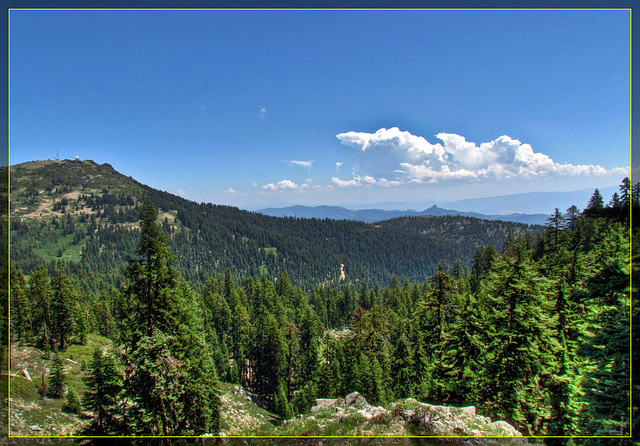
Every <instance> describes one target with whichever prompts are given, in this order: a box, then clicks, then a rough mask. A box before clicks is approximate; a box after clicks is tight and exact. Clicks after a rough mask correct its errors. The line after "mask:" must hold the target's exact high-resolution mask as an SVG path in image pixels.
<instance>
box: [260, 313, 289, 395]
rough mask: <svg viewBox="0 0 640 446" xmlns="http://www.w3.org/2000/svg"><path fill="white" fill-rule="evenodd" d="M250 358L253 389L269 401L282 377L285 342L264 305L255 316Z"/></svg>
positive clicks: (273, 318)
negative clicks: (252, 364)
mask: <svg viewBox="0 0 640 446" xmlns="http://www.w3.org/2000/svg"><path fill="white" fill-rule="evenodd" d="M252 357H253V363H254V366H253V372H254V374H255V376H256V377H257V380H256V381H255V382H253V388H254V390H255V391H256V393H258V395H260V396H262V397H264V398H267V399H271V398H273V395H274V394H275V393H276V392H277V391H278V385H279V382H280V380H281V379H282V378H283V376H284V371H285V370H284V365H285V342H284V338H283V336H282V332H281V331H280V327H279V326H278V321H277V320H276V318H275V317H274V315H273V314H271V313H270V312H269V311H268V310H267V308H266V307H265V306H264V305H262V306H260V309H259V310H258V313H257V315H256V320H255V335H254V346H253V354H252Z"/></svg>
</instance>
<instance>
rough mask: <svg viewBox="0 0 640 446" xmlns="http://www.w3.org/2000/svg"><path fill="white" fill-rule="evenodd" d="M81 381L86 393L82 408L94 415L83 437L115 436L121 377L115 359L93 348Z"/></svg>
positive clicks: (119, 416) (117, 428) (120, 420)
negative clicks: (91, 435)
mask: <svg viewBox="0 0 640 446" xmlns="http://www.w3.org/2000/svg"><path fill="white" fill-rule="evenodd" d="M84 381H85V385H86V391H85V393H84V396H83V406H84V408H85V410H87V411H89V412H92V413H93V414H94V418H93V420H92V422H91V424H90V425H89V427H88V428H87V429H86V432H85V434H87V435H90V434H93V435H107V434H112V433H117V432H119V430H120V429H119V426H120V424H121V422H122V415H121V413H120V403H119V401H120V400H119V398H120V393H121V391H122V377H121V375H120V373H119V371H118V364H117V362H116V359H115V357H114V356H113V355H110V354H106V353H105V352H103V351H102V350H101V349H99V348H96V349H95V350H94V352H93V359H92V362H91V364H90V365H89V368H88V373H87V375H86V377H85V379H84Z"/></svg>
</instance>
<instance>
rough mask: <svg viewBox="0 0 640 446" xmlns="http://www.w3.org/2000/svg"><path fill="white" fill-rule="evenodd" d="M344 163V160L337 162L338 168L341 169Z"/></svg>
mask: <svg viewBox="0 0 640 446" xmlns="http://www.w3.org/2000/svg"><path fill="white" fill-rule="evenodd" d="M343 164H344V163H343V162H340V161H338V162H337V163H336V169H340V167H342V165H343Z"/></svg>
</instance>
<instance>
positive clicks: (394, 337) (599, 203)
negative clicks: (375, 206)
mask: <svg viewBox="0 0 640 446" xmlns="http://www.w3.org/2000/svg"><path fill="white" fill-rule="evenodd" d="M61 164H62V163H61ZM82 164H83V163H79V165H78V167H77V169H76V168H73V169H72V168H69V167H68V166H66V164H65V165H64V169H65V173H68V174H69V175H71V177H72V178H73V179H74V181H80V182H82V184H85V182H86V181H88V180H87V179H84V175H83V174H82V173H83V169H84V168H83V166H82ZM87 164H88V165H87V166H85V167H86V169H90V170H91V169H94V168H95V169H98V170H97V171H99V172H103V173H104V170H103V169H105V167H104V166H97V167H96V166H93V165H89V163H87ZM92 172H93V170H92ZM43 178H45V180H43V181H45V182H46V183H47V184H46V185H43V187H42V188H40V190H45V192H44V194H45V195H46V194H53V195H49V198H55V203H56V206H58V207H57V209H58V210H60V211H62V210H64V214H63V215H56V216H55V217H54V218H50V219H47V220H46V221H45V220H42V221H29V220H28V219H25V221H20V219H12V231H14V230H15V232H12V234H13V235H14V236H15V237H16V240H20V242H19V243H16V245H15V246H13V247H12V249H14V251H15V258H16V259H18V260H17V261H16V265H17V266H18V267H19V271H20V273H29V274H30V275H29V280H28V286H25V284H24V282H23V281H21V279H20V273H18V268H16V271H15V272H12V276H11V280H12V287H11V292H12V293H13V294H12V295H11V297H12V301H13V303H14V304H15V305H16V307H15V308H14V307H12V312H13V311H14V310H15V312H16V313H15V314H16V315H17V316H16V319H15V320H14V321H12V322H13V324H14V325H12V331H14V333H15V334H16V335H19V336H20V337H21V338H22V337H24V342H27V343H29V342H30V341H34V342H35V341H40V343H41V345H43V347H44V348H50V347H57V346H58V344H59V345H60V346H61V347H63V346H64V345H65V344H68V342H69V340H73V341H76V340H78V341H82V338H83V336H84V334H86V333H100V334H102V335H105V336H108V337H110V338H111V339H117V340H118V341H119V345H118V346H117V348H116V351H118V358H119V361H118V362H116V361H115V360H113V358H112V357H111V356H104V355H102V354H101V353H100V354H99V356H98V357H97V358H94V363H93V364H92V365H91V366H89V367H88V368H87V372H86V373H87V376H88V381H87V383H86V384H87V393H86V394H85V397H84V400H85V405H86V407H85V408H86V409H87V410H88V411H89V412H92V413H93V414H94V415H96V414H98V413H100V415H99V416H98V415H96V418H94V419H93V421H92V423H91V427H90V429H89V430H88V432H89V433H94V434H96V433H103V434H135V435H142V434H148V435H167V434H177V435H200V434H204V433H215V432H216V431H217V428H218V425H219V419H218V410H219V409H220V402H219V400H218V398H217V395H216V392H217V390H216V389H217V377H218V376H220V377H221V378H222V379H223V380H225V381H229V382H234V383H239V384H242V385H243V386H244V387H245V388H247V390H249V391H250V392H251V397H252V400H253V401H255V402H257V403H258V404H261V405H262V406H264V407H266V408H268V409H270V410H273V411H275V412H277V413H278V414H279V415H280V417H281V418H283V419H286V418H290V417H291V416H293V415H295V414H297V413H301V412H305V411H309V410H310V408H311V406H313V405H314V401H315V398H317V397H321V398H323V397H344V396H345V395H346V394H348V393H351V392H353V391H359V392H361V393H362V394H363V395H364V396H365V397H366V398H367V400H368V401H369V402H370V403H372V404H384V403H387V402H389V401H391V400H393V399H394V398H403V397H410V396H413V397H416V398H418V399H420V400H422V401H427V402H430V403H434V404H445V405H470V404H473V405H475V406H476V407H478V412H479V413H480V414H482V415H486V416H491V417H493V418H494V419H495V418H501V419H506V420H507V421H509V422H511V423H513V424H515V425H516V426H518V428H519V429H520V431H521V432H523V433H525V434H536V435H599V434H602V433H608V434H612V435H620V434H623V435H624V434H625V433H628V432H629V425H630V420H629V415H628V414H629V401H628V400H629V392H628V391H627V389H628V384H629V378H630V358H629V337H630V332H629V325H628V323H629V318H630V317H632V316H633V317H634V324H636V322H637V318H636V316H637V313H634V314H633V315H631V314H630V313H629V297H630V296H629V274H630V270H629V268H628V266H627V265H628V260H629V259H628V252H629V234H628V229H629V228H628V218H629V216H630V213H629V211H630V209H628V208H627V209H626V211H625V206H628V205H626V203H627V202H630V203H632V204H633V203H636V204H637V194H635V192H636V191H637V189H638V188H637V186H636V185H634V186H633V187H630V182H628V181H627V182H624V181H623V185H622V186H621V189H620V193H619V195H618V196H617V198H616V197H613V198H612V200H611V204H610V206H604V200H603V199H602V197H600V198H598V195H599V193H597V194H594V198H593V199H592V200H591V203H590V204H589V205H588V208H587V210H586V212H585V213H582V214H581V213H580V212H579V210H578V208H577V207H575V206H573V207H571V208H569V209H568V210H567V212H566V213H565V214H564V215H563V214H561V213H560V211H559V210H556V211H555V212H554V214H553V215H552V216H551V218H550V219H549V222H548V225H547V228H546V230H545V231H544V232H543V231H536V230H531V228H528V229H529V230H530V231H525V230H526V229H527V228H526V227H524V226H512V225H510V224H504V223H503V222H482V221H480V220H475V219H461V218H458V217H445V218H440V219H415V218H413V219H412V218H406V219H396V220H393V221H390V222H382V223H380V224H377V225H366V224H360V223H355V222H331V221H319V220H301V219H272V218H269V217H264V216H260V215H256V214H250V213H244V212H242V211H239V210H237V209H234V208H229V207H224V206H213V205H198V204H196V203H191V202H188V201H186V200H182V199H180V198H177V197H172V196H170V195H168V194H165V193H162V192H159V191H153V190H151V189H148V188H145V187H143V186H141V185H138V184H135V183H133V182H132V181H130V180H128V179H123V178H121V184H116V183H114V184H111V185H108V186H107V187H105V188H104V189H105V190H103V191H102V193H96V192H95V191H94V192H83V193H82V195H81V196H80V198H79V199H78V200H77V201H76V200H73V199H69V200H68V201H67V202H66V203H63V201H62V197H61V196H56V194H57V193H58V191H67V192H61V193H68V192H70V191H71V185H72V183H71V182H69V181H71V180H69V181H67V180H66V179H64V178H58V176H57V175H54V176H53V177H52V176H51V175H49V174H45V176H44V177H43ZM35 181H36V182H39V181H40V180H35ZM86 186H87V187H88V188H90V189H93V188H92V187H91V185H90V184H89V183H87V184H86ZM48 188H49V189H50V190H49V192H47V190H48ZM99 189H100V188H98V190H99ZM143 190H146V191H147V192H148V193H149V195H150V198H151V202H152V203H154V204H155V205H156V206H159V207H160V208H161V209H162V215H161V216H158V213H157V212H156V209H155V208H154V206H153V205H152V204H151V203H149V202H147V203H145V204H143V201H144V200H143V197H142V191H143ZM23 192H24V191H19V192H18V196H20V195H19V194H20V193H23ZM631 192H633V193H631ZM30 194H31V195H30V199H33V200H38V199H40V198H41V197H40V198H39V197H38V195H36V194H35V192H34V191H33V190H31V192H30ZM12 198H13V196H12ZM81 206H84V207H85V209H92V212H91V213H89V214H80V213H78V212H77V210H78V208H79V207H81ZM134 210H135V213H140V211H141V215H142V219H141V222H140V229H137V227H136V226H134V227H129V228H125V226H124V225H123V223H124V222H130V223H134V222H135V220H136V218H132V217H131V215H130V213H131V212H134ZM168 210H169V211H170V212H168ZM507 232H511V233H512V234H511V235H509V236H508V237H506V236H505V234H506V233H507ZM428 234H434V235H435V239H434V238H432V237H431V236H430V235H428ZM536 235H539V237H538V238H537V239H536V237H535V236H536ZM34 236H35V237H34ZM505 237H506V238H507V241H506V242H505V243H504V244H503V241H504V239H505ZM138 239H139V243H138V244H137V245H136V240H138ZM27 240H28V241H27ZM490 243H491V244H493V245H495V246H498V248H500V247H502V250H501V253H500V254H499V253H498V250H496V248H494V246H493V245H491V244H490ZM53 245H55V250H53V251H52V250H50V249H49V250H48V251H47V248H46V246H49V247H51V246H53ZM58 249H60V250H61V251H62V255H63V258H62V259H59V260H55V259H54V260H53V261H51V260H52V258H54V257H55V254H56V251H57V250H58ZM74 250H77V251H74ZM173 251H175V252H176V253H177V254H178V255H177V256H174V255H173ZM74 252H76V253H77V256H78V257H77V258H76V259H75V260H73V259H72V260H69V259H70V257H69V256H73V253H74ZM474 252H475V257H473V259H472V258H471V257H472V255H473V253H474ZM43 253H44V254H43ZM80 253H82V256H81V257H80ZM43 256H44V257H46V258H47V260H49V261H50V263H48V264H46V263H44V262H43V260H42V258H43ZM636 256H637V254H636ZM127 257H128V258H129V260H128V266H127V267H126V268H125V269H124V274H121V273H120V268H121V266H122V265H123V263H124V262H125V261H127ZM472 260H473V261H472ZM447 262H448V263H447ZM341 263H343V264H345V271H346V274H347V278H346V280H344V281H339V280H337V274H338V272H339V270H340V269H339V267H340V264H341ZM447 264H450V265H453V267H452V268H448V267H447V266H446V265H447ZM285 266H286V268H285ZM634 266H635V265H634ZM63 269H64V273H62V270H63ZM7 271H8V270H7ZM634 272H637V271H636V270H635V269H634ZM181 273H182V274H181ZM50 276H51V277H54V278H53V279H52V280H51V283H50V281H49V277H50ZM183 276H184V277H186V280H185V279H183ZM408 279H409V280H408ZM425 279H426V280H425ZM187 280H188V282H187ZM410 280H414V282H411V281H410ZM416 280H420V281H421V282H419V283H418V282H415V281H416ZM72 283H73V285H72ZM382 283H384V284H385V285H380V284H382ZM74 285H75V286H74ZM76 286H77V290H78V291H76V289H75V288H76ZM300 287H304V288H300ZM21 291H22V293H23V295H24V296H25V297H26V302H27V307H29V308H30V309H31V311H30V312H25V311H23V310H22V309H21V308H22V307H23V306H24V302H22V301H21V299H22V297H21V294H20V293H21ZM14 295H15V297H14ZM21 314H24V315H25V317H22V316H21ZM62 322H64V323H62ZM636 325H637V324H636ZM634 328H635V325H634ZM636 331H640V330H636ZM14 339H15V337H14ZM109 358H110V359H109ZM107 363H109V364H107ZM118 364H119V365H120V366H119V365H118ZM119 368H120V370H119ZM100 376H102V378H100V379H98V378H99V377H100ZM91 380H93V381H91ZM100 380H101V384H96V383H97V382H98V381H100ZM50 381H51V379H50V380H49V384H51V382H50ZM45 384H46V383H45ZM50 387H51V386H50ZM634 390H635V389H634ZM638 394H640V391H639V392H636V395H638ZM67 398H68V399H73V398H74V396H73V395H72V394H71V390H70V392H69V394H68V395H67ZM92 398H93V400H92ZM91 401H93V402H91ZM96 401H100V402H99V403H96ZM636 407H637V404H636ZM223 410H224V408H223Z"/></svg>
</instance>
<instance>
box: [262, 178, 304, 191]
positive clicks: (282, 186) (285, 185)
mask: <svg viewBox="0 0 640 446" xmlns="http://www.w3.org/2000/svg"><path fill="white" fill-rule="evenodd" d="M307 187H308V186H307ZM262 189H264V190H270V191H276V190H296V189H298V185H297V184H296V183H294V182H293V181H291V180H282V181H278V182H277V183H269V184H265V185H263V186H262Z"/></svg>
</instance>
